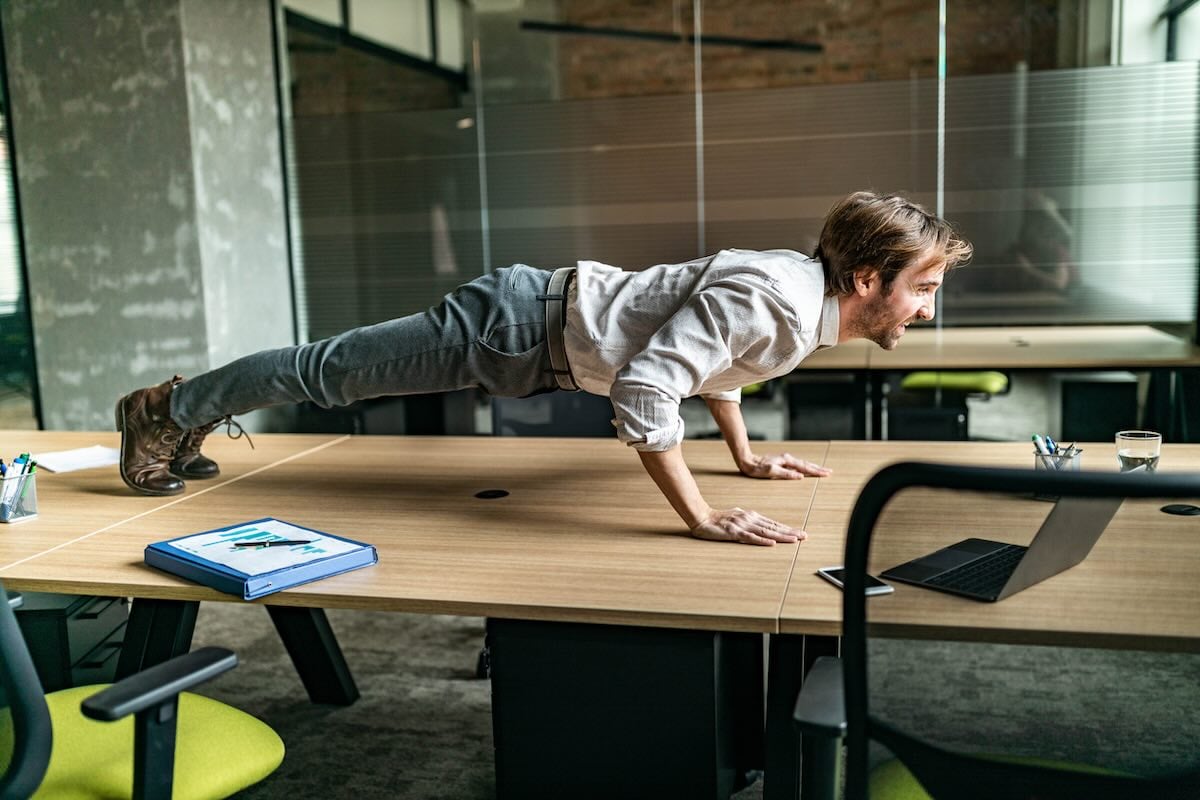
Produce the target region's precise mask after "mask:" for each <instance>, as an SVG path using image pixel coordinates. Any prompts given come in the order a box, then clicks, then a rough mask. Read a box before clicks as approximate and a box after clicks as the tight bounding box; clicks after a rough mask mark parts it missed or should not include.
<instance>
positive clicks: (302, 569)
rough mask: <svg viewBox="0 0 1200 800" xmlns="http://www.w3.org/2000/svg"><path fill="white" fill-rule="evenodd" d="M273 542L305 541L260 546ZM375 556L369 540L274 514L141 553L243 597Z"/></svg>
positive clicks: (173, 571)
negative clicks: (296, 523) (319, 529)
mask: <svg viewBox="0 0 1200 800" xmlns="http://www.w3.org/2000/svg"><path fill="white" fill-rule="evenodd" d="M273 540H287V541H293V540H304V541H305V544H303V545H292V546H266V545H265V543H266V542H269V541H273ZM239 543H241V544H239ZM248 545H249V546H248ZM254 545H258V546H254ZM378 560H379V556H378V554H377V553H376V552H375V548H374V547H372V546H371V545H369V544H364V543H362V542H356V541H354V540H353V539H346V538H344V537H341V536H334V535H333V534H329V533H323V532H321V531H317V530H313V529H312V528H305V527H303V526H301V525H294V524H292V523H290V522H284V521H283V520H278V519H275V518H274V517H263V518H262V519H256V520H252V521H250V522H241V523H238V524H236V525H227V526H225V527H223V528H214V529H212V530H209V531H203V532H201V533H192V534H188V535H187V536H179V537H176V538H174V539H167V540H166V541H162V542H155V543H153V544H150V545H147V546H146V552H145V561H146V564H147V565H149V566H151V567H154V568H156V569H160V570H163V571H164V572H169V573H171V574H172V575H178V576H179V577H181V578H186V579H187V580H190V581H195V582H196V583H201V584H204V585H205V586H211V587H212V588H214V589H216V590H217V591H220V592H226V593H228V594H233V595H238V596H240V597H241V598H242V599H244V600H254V599H256V598H259V597H265V596H266V595H269V594H274V593H275V592H278V591H281V590H283V589H288V588H291V587H292V586H299V585H300V584H302V583H311V582H312V581H316V580H320V579H322V578H328V577H329V576H331V575H340V574H341V573H343V572H349V571H350V570H353V569H359V568H361V567H369V566H371V565H372V564H374V563H376V562H377V561H378Z"/></svg>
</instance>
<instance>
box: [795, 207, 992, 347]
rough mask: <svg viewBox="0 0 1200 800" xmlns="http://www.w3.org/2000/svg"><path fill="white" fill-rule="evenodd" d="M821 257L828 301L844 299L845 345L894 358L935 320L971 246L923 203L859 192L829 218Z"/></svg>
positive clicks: (842, 302) (833, 210)
mask: <svg viewBox="0 0 1200 800" xmlns="http://www.w3.org/2000/svg"><path fill="white" fill-rule="evenodd" d="M814 255H815V257H816V258H819V259H820V260H821V266H822V267H823V268H824V270H825V292H826V294H827V295H830V296H838V297H839V298H840V306H841V310H842V319H841V328H842V330H841V334H840V336H839V340H841V341H844V340H846V339H852V338H865V339H870V340H871V341H873V342H875V343H876V344H878V345H879V346H880V347H883V348H885V349H887V350H890V349H892V348H893V347H895V346H896V343H897V342H898V341H899V339H900V337H901V336H903V335H904V329H905V328H906V327H907V326H908V325H909V324H910V323H912V322H915V321H917V320H919V319H933V313H934V297H935V295H936V293H937V290H938V287H939V286H941V284H942V279H943V277H944V276H945V273H946V272H947V271H949V270H951V269H954V268H955V267H958V266H960V265H961V264H964V263H966V262H967V260H968V259H970V257H971V245H970V243H969V242H967V241H966V240H964V239H963V238H961V237H960V236H959V235H958V234H957V233H956V232H955V230H954V229H953V228H952V227H951V226H950V224H949V223H947V222H946V221H944V220H941V219H939V218H937V217H936V216H934V215H933V214H930V213H929V212H928V211H926V210H925V209H923V208H921V207H920V206H919V205H917V204H916V203H913V202H911V201H909V200H905V199H904V198H902V197H898V196H896V195H877V194H874V193H872V192H856V193H854V194H852V195H850V196H849V197H846V198H845V199H843V200H841V201H840V202H839V203H838V204H837V205H835V206H834V207H833V209H832V210H831V211H830V212H829V216H827V217H826V218H825V226H824V228H823V229H822V230H821V239H820V243H819V245H818V247H817V252H816V253H815V254H814Z"/></svg>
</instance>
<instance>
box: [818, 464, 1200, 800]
mask: <svg viewBox="0 0 1200 800" xmlns="http://www.w3.org/2000/svg"><path fill="white" fill-rule="evenodd" d="M908 488H926V489H949V490H957V491H964V492H988V493H1003V494H1013V495H1032V496H1057V497H1108V498H1112V497H1124V498H1163V499H1167V498H1197V497H1200V474H1150V475H1146V474H1120V473H1101V472H1070V473H1067V472H1046V471H1034V470H1023V469H999V468H992V467H967V466H962V465H951V464H935V463H920V462H905V463H899V464H893V465H891V466H888V467H885V468H884V469H882V470H880V471H879V472H878V473H876V474H875V475H874V476H873V477H872V478H871V479H870V480H869V481H868V482H867V484H866V485H865V486H864V487H863V489H862V491H861V492H860V494H859V496H858V499H857V501H856V503H855V506H854V509H853V511H852V512H851V515H850V523H849V527H848V530H847V538H846V553H845V565H846V574H845V591H844V593H843V600H842V604H843V606H842V613H843V617H842V619H843V637H844V638H843V642H842V663H843V677H844V685H845V702H846V721H847V741H846V745H847V752H846V795H845V796H846V797H847V798H854V799H857V798H865V797H867V791H868V790H867V775H868V758H869V757H868V743H869V741H871V740H874V741H876V742H879V743H881V744H883V745H885V746H886V747H887V748H888V749H889V750H891V751H892V752H893V753H894V754H896V755H897V756H898V757H900V759H901V760H902V761H904V762H905V765H906V766H907V767H909V769H910V770H912V772H913V774H914V775H915V776H916V777H917V778H918V780H920V781H921V783H922V784H923V785H924V787H925V789H926V790H928V791H929V792H930V793H931V794H932V795H933V796H934V797H935V798H937V797H965V796H969V797H974V798H987V797H1003V798H1006V800H1007V798H1020V797H1028V798H1033V797H1054V798H1068V797H1070V798H1076V797H1078V798H1089V799H1090V798H1110V797H1111V798H1118V797H1120V798H1126V797H1156V798H1162V797H1200V773H1197V772H1189V773H1187V774H1184V775H1175V776H1171V777H1167V778H1161V779H1155V780H1150V779H1136V778H1127V777H1122V776H1119V775H1105V774H1094V775H1081V774H1079V773H1074V772H1070V773H1068V772H1065V771H1063V770H1058V769H1054V768H1051V767H1039V766H1021V765H1015V764H1012V763H1006V762H998V761H996V760H993V759H983V758H975V757H973V756H971V755H967V754H962V753H954V752H949V751H947V750H945V749H944V748H939V747H937V746H935V745H931V744H929V743H927V742H923V741H921V740H920V739H917V738H915V737H912V736H909V735H907V734H906V733H904V732H901V731H899V730H897V729H896V728H895V727H894V726H891V725H889V724H887V723H885V722H884V721H882V720H880V719H878V718H876V717H873V716H872V715H871V710H870V708H869V706H868V693H869V689H868V681H867V655H868V645H867V638H868V625H867V618H866V614H867V603H868V602H870V601H868V599H867V597H866V594H865V588H866V587H865V577H866V575H867V572H868V564H869V558H870V552H871V537H872V534H873V531H874V528H875V526H876V523H877V521H878V519H879V517H880V515H881V513H882V512H883V510H884V507H885V506H886V505H887V504H888V501H889V500H890V499H892V498H893V497H894V496H895V495H896V494H898V493H899V492H900V491H902V490H904V489H908ZM932 763H937V764H938V768H937V769H936V770H931V771H930V772H932V773H934V774H926V773H922V771H921V765H922V764H932Z"/></svg>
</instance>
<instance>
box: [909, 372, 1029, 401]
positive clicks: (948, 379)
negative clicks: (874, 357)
mask: <svg viewBox="0 0 1200 800" xmlns="http://www.w3.org/2000/svg"><path fill="white" fill-rule="evenodd" d="M900 388H901V389H904V390H905V391H932V390H934V389H943V390H945V391H949V392H971V393H978V394H988V395H992V394H1003V393H1004V392H1006V391H1008V376H1007V375H1005V374H1004V373H1003V372H994V371H992V370H984V371H979V372H910V373H908V374H907V375H905V376H904V379H903V380H901V381H900Z"/></svg>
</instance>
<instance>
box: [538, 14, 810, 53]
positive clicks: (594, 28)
mask: <svg viewBox="0 0 1200 800" xmlns="http://www.w3.org/2000/svg"><path fill="white" fill-rule="evenodd" d="M521 30H526V31H542V32H544V33H565V34H568V35H572V36H611V37H614V38H617V39H641V40H642V41H651V42H674V43H676V44H678V43H687V44H695V43H696V42H699V43H700V44H701V45H718V46H723V47H749V48H754V49H756V50H791V51H796V52H801V53H820V52H823V51H824V50H825V47H824V45H820V44H816V43H813V42H797V41H794V40H792V39H746V38H744V37H741V36H712V35H710V34H707V33H702V34H700V35H699V36H696V35H695V34H692V33H686V34H677V33H666V32H662V31H635V30H629V29H627V28H608V27H604V26H598V25H569V24H567V23H563V22H540V21H538V20H531V19H523V20H521Z"/></svg>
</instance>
